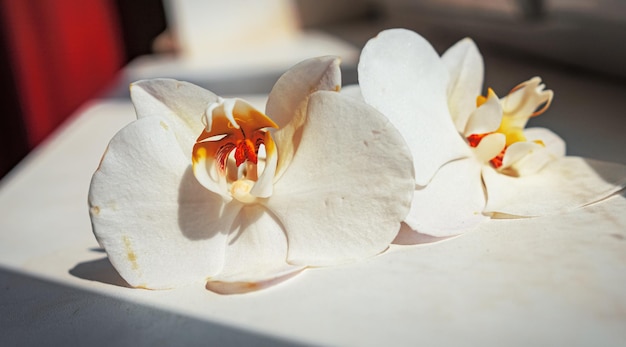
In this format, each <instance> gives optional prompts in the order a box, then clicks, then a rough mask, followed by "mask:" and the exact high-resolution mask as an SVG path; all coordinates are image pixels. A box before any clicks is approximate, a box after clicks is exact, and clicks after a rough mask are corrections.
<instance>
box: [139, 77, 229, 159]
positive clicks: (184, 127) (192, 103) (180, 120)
mask: <svg viewBox="0 0 626 347" xmlns="http://www.w3.org/2000/svg"><path fill="white" fill-rule="evenodd" d="M130 96H131V99H132V101H133V104H134V105H135V111H136V113H137V118H143V117H152V116H160V117H164V118H165V119H167V121H168V124H170V126H171V127H172V128H173V129H172V130H173V131H174V133H175V134H176V139H177V140H178V142H179V144H180V147H181V148H182V149H183V151H185V156H186V157H187V158H191V148H192V147H193V144H194V142H195V139H196V136H198V134H200V133H201V132H202V130H203V129H204V125H203V124H202V123H201V121H200V120H201V116H202V114H203V113H204V111H205V110H206V108H207V105H209V104H210V103H213V102H215V101H216V100H217V96H216V95H215V94H213V93H211V92H210V91H208V90H206V89H203V88H200V87H198V86H196V85H194V84H191V83H187V82H181V81H177V80H173V79H152V80H143V81H138V82H135V83H133V84H131V86H130Z"/></svg>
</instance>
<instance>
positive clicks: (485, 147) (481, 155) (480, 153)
mask: <svg viewBox="0 0 626 347" xmlns="http://www.w3.org/2000/svg"><path fill="white" fill-rule="evenodd" d="M505 145H506V136H504V134H500V133H493V134H489V135H487V136H485V137H483V138H482V139H481V140H480V143H478V146H476V148H474V155H475V156H476V159H477V160H478V161H479V162H480V163H487V162H488V161H490V160H491V159H493V158H494V157H496V156H497V155H498V154H500V153H501V152H502V150H503V149H504V147H505Z"/></svg>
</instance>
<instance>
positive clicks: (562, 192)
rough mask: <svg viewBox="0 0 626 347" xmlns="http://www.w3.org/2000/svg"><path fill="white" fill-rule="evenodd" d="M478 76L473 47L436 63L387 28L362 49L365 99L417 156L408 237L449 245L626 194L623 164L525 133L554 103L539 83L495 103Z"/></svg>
mask: <svg viewBox="0 0 626 347" xmlns="http://www.w3.org/2000/svg"><path fill="white" fill-rule="evenodd" d="M483 69H484V68H483V61H482V57H481V55H480V53H479V51H478V48H477V47H476V45H475V44H474V42H473V41H472V40H470V39H464V40H461V41H460V42H458V43H457V44H455V45H454V46H452V47H451V48H450V49H448V50H447V51H446V52H445V53H444V54H443V55H442V56H441V57H439V55H438V54H437V53H436V52H435V50H434V49H433V48H432V46H431V45H430V44H429V43H428V42H427V41H426V40H425V39H424V38H423V37H421V36H420V35H418V34H416V33H414V32H412V31H409V30H404V29H391V30H386V31H383V32H381V33H380V34H379V35H378V36H377V37H375V38H373V39H371V40H370V41H369V42H368V43H367V44H366V45H365V47H364V48H363V51H362V53H361V60H360V62H359V68H358V72H359V85H360V91H361V97H362V98H363V99H364V100H365V101H366V102H367V103H368V104H370V105H372V106H374V107H375V108H376V109H378V110H380V111H381V112H382V113H383V114H385V116H387V117H388V118H389V119H390V121H391V122H392V123H393V124H394V125H396V127H397V128H398V130H399V131H400V132H401V133H402V135H403V136H404V138H405V140H406V141H407V143H408V144H409V147H410V148H411V152H412V154H413V160H414V166H415V177H416V188H415V189H416V190H415V195H414V197H413V203H412V205H411V211H410V213H409V215H408V216H407V218H406V223H407V224H408V225H409V226H410V227H411V228H412V229H414V230H416V231H418V232H420V233H423V234H428V235H432V236H439V237H445V236H450V235H455V234H459V233H462V232H464V231H467V230H471V229H472V228H474V227H476V226H477V225H478V224H480V223H481V222H483V221H485V220H486V219H488V218H490V217H498V216H506V217H508V218H511V217H531V216H541V215H548V214H554V213H558V212H562V211H566V210H570V209H573V208H577V207H581V206H585V205H587V204H590V203H593V202H596V201H599V200H602V199H604V198H606V197H607V196H609V195H611V194H613V193H615V192H617V191H619V190H621V189H622V188H623V187H624V185H625V184H626V170H624V166H622V165H618V164H612V163H603V162H597V161H592V160H588V159H582V158H577V157H565V143H564V141H563V140H562V139H561V138H560V137H559V136H557V135H556V134H554V133H552V132H551V131H549V130H548V129H543V128H528V129H524V128H525V126H526V123H527V122H528V119H529V118H530V117H533V116H536V115H538V114H541V113H542V112H543V111H545V110H546V109H547V108H548V106H549V105H550V102H551V100H552V96H553V93H552V91H550V90H544V88H545V87H544V85H543V84H541V79H540V78H538V77H534V78H532V79H530V80H528V81H526V82H524V83H522V84H520V85H519V86H517V87H516V88H514V89H513V90H512V91H511V93H510V94H508V95H507V96H505V97H504V98H502V99H499V98H498V97H497V95H496V94H495V92H494V91H493V90H491V89H489V90H488V93H487V96H481V90H482V83H483ZM353 93H354V92H353ZM597 170H601V171H602V173H603V175H600V174H598V172H597ZM607 173H608V174H607Z"/></svg>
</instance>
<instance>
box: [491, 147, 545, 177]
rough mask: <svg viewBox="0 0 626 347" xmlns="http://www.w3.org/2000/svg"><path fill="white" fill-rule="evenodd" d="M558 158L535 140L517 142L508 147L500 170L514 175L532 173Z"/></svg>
mask: <svg viewBox="0 0 626 347" xmlns="http://www.w3.org/2000/svg"><path fill="white" fill-rule="evenodd" d="M554 159H556V158H555V157H554V156H552V155H551V154H550V152H548V151H547V150H546V149H545V148H544V147H543V146H542V145H540V144H537V143H534V142H515V143H514V144H512V145H510V146H509V147H507V149H506V152H504V157H503V158H502V166H501V167H500V168H499V169H500V171H503V172H507V173H508V174H509V175H512V176H524V175H532V174H534V173H536V172H538V171H539V170H541V169H542V168H543V167H544V166H546V165H547V164H548V163H549V162H551V161H554Z"/></svg>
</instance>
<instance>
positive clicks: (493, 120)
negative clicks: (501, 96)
mask: <svg viewBox="0 0 626 347" xmlns="http://www.w3.org/2000/svg"><path fill="white" fill-rule="evenodd" d="M501 122H502V106H501V105H500V100H498V96H497V95H496V94H495V93H493V92H490V93H489V97H488V98H487V101H486V102H485V103H484V104H482V105H480V107H478V108H477V109H475V110H474V112H472V114H471V115H470V116H469V118H468V119H467V124H466V126H465V130H464V131H463V135H464V136H465V137H468V136H470V135H474V134H486V133H490V132H493V131H496V130H498V128H499V127H500V123H501Z"/></svg>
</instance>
